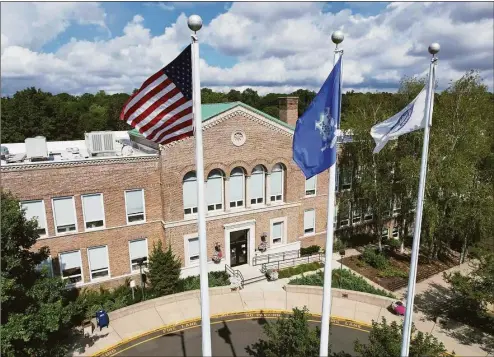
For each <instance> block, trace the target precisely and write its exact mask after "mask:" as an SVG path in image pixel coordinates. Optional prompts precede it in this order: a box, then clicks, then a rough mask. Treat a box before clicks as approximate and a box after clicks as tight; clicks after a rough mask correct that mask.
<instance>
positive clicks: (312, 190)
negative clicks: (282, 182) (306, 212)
mask: <svg viewBox="0 0 494 357" xmlns="http://www.w3.org/2000/svg"><path fill="white" fill-rule="evenodd" d="M316 186H317V175H314V176H312V177H311V178H310V179H307V180H305V195H306V196H314V195H315V194H316Z"/></svg>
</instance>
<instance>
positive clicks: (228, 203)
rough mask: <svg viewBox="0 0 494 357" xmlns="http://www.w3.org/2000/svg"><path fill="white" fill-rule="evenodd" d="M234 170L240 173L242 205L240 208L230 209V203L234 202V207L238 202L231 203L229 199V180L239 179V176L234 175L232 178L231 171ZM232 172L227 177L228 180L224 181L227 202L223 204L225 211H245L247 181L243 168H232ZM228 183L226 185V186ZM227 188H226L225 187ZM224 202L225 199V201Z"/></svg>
mask: <svg viewBox="0 0 494 357" xmlns="http://www.w3.org/2000/svg"><path fill="white" fill-rule="evenodd" d="M236 168H240V169H241V171H242V205H241V206H235V207H231V206H230V203H231V202H235V205H236V204H237V202H238V201H232V199H231V195H230V189H231V181H230V179H231V178H232V177H240V175H234V176H232V175H231V173H232V172H233V170H235V169H236ZM233 170H232V171H231V172H230V176H229V177H228V180H226V181H225V193H226V191H227V189H228V202H225V210H230V211H238V210H240V209H245V207H246V204H247V203H246V201H247V200H246V197H247V192H246V186H247V185H246V184H247V180H246V176H245V168H242V167H241V166H236V167H234V168H233ZM227 182H228V184H227ZM226 186H228V188H227V187H226ZM225 201H226V199H225Z"/></svg>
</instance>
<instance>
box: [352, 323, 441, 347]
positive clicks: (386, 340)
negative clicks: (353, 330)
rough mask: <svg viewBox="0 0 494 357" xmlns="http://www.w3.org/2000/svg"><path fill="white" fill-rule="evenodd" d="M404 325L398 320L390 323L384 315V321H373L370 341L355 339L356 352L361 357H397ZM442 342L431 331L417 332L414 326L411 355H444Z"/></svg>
mask: <svg viewBox="0 0 494 357" xmlns="http://www.w3.org/2000/svg"><path fill="white" fill-rule="evenodd" d="M401 341H402V326H399V325H398V324H397V323H396V321H392V322H391V324H389V325H388V323H387V322H386V319H385V318H384V317H383V319H382V322H380V323H378V322H375V321H373V322H372V329H371V331H370V334H369V343H367V344H363V343H361V342H360V341H358V340H357V341H355V352H356V353H357V356H360V357H396V356H399V355H400V352H401ZM446 352H447V351H446V349H445V348H444V345H443V343H442V342H439V341H438V340H437V338H436V337H434V336H432V335H431V334H429V333H426V334H424V333H422V332H417V331H416V329H415V327H413V326H412V337H411V341H410V350H409V356H410V357H423V356H427V357H442V356H444V353H446Z"/></svg>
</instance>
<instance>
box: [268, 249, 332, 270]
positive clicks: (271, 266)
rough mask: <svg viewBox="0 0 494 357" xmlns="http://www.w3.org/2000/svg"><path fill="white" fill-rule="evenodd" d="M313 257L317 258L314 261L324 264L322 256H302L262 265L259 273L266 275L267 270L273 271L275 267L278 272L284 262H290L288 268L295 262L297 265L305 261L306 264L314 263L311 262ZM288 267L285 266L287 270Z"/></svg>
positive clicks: (317, 254) (318, 254) (316, 254)
mask: <svg viewBox="0 0 494 357" xmlns="http://www.w3.org/2000/svg"><path fill="white" fill-rule="evenodd" d="M314 257H317V259H316V260H315V261H319V262H324V256H323V254H321V253H315V254H311V255H304V256H302V257H298V258H293V259H285V260H278V261H276V262H272V263H263V264H262V267H261V272H262V273H266V272H267V271H268V269H273V267H276V269H277V270H280V263H281V264H283V263H284V262H288V261H290V260H291V262H292V265H290V266H294V265H295V262H297V263H299V262H305V261H307V263H310V262H311V261H314V260H313V258H314ZM290 266H286V267H287V268H288V267H290Z"/></svg>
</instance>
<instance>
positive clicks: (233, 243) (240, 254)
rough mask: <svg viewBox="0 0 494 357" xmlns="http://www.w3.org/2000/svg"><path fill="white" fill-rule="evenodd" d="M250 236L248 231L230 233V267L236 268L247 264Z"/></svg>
mask: <svg viewBox="0 0 494 357" xmlns="http://www.w3.org/2000/svg"><path fill="white" fill-rule="evenodd" d="M248 236H249V230H248V229H243V230H241V231H235V232H231V233H230V266H232V267H234V266H237V265H242V264H246V263H247V240H248Z"/></svg>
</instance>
